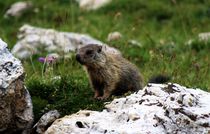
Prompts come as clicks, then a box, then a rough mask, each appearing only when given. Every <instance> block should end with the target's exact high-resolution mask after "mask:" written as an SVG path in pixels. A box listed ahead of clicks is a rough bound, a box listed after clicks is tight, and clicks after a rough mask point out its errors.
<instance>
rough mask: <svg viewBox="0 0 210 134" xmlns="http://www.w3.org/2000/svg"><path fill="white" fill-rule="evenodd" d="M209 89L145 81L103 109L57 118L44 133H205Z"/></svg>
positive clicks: (209, 115) (209, 110)
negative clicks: (138, 89)
mask: <svg viewBox="0 0 210 134" xmlns="http://www.w3.org/2000/svg"><path fill="white" fill-rule="evenodd" d="M209 102H210V93H207V92H204V91H202V90H200V89H191V88H186V87H183V86H180V85H178V84H171V83H169V84H164V85H162V84H148V85H147V86H146V87H145V88H144V89H143V90H140V91H139V92H138V93H134V94H131V95H130V96H127V97H125V98H119V99H114V100H113V101H112V102H111V103H109V104H107V105H106V106H105V107H106V109H104V110H103V111H102V112H97V111H89V110H81V111H79V112H78V113H76V114H72V115H69V116H65V117H63V118H60V119H57V120H56V121H55V122H54V123H53V124H52V125H51V127H49V128H48V130H47V131H46V132H45V134H57V133H60V134H69V133H71V134H78V133H79V134H87V133H90V134H103V133H106V134H122V133H123V134H124V133H125V134H148V133H150V134H163V133H176V134H183V133H186V134H192V133H193V134H201V133H202V134H207V133H208V132H209V131H210V103H209Z"/></svg>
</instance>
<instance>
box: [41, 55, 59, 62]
mask: <svg viewBox="0 0 210 134" xmlns="http://www.w3.org/2000/svg"><path fill="white" fill-rule="evenodd" d="M38 61H39V62H41V63H55V61H56V58H55V57H51V56H49V57H39V59H38Z"/></svg>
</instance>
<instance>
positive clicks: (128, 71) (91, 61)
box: [76, 44, 143, 99]
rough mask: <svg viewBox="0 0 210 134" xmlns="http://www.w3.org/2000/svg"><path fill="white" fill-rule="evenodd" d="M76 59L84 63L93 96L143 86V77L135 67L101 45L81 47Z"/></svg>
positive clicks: (99, 96) (104, 95) (100, 97)
mask: <svg viewBox="0 0 210 134" xmlns="http://www.w3.org/2000/svg"><path fill="white" fill-rule="evenodd" d="M76 59H77V61H78V62H79V63H81V64H82V65H84V66H85V67H86V69H87V72H88V74H89V79H90V82H91V84H92V87H93V89H94V91H95V95H94V98H97V99H107V98H108V97H109V96H110V95H112V94H115V95H120V94H123V93H126V92H127V91H138V90H139V89H142V87H143V78H142V76H141V74H140V73H139V71H138V69H137V67H136V66H135V65H133V64H132V63H130V62H129V61H128V60H126V59H125V58H123V57H122V56H121V55H120V54H116V53H112V52H109V51H106V50H104V49H103V48H102V46H101V45H96V44H90V45H86V46H84V47H81V48H80V49H79V50H78V51H77V54H76Z"/></svg>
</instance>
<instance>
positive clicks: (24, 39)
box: [12, 25, 120, 59]
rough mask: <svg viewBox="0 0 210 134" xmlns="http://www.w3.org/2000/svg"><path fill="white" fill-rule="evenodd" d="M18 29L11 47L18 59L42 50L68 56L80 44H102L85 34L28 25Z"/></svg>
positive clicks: (112, 49)
mask: <svg viewBox="0 0 210 134" xmlns="http://www.w3.org/2000/svg"><path fill="white" fill-rule="evenodd" d="M19 31H20V32H19V35H18V39H19V41H18V42H17V43H16V44H15V46H14V47H13V49H12V53H13V54H14V55H15V56H16V57H18V58H20V59H25V58H29V57H30V56H32V55H33V54H38V53H42V52H48V53H56V54H58V55H60V56H65V57H68V55H69V51H75V49H76V48H77V47H79V46H81V45H87V44H90V43H93V44H101V45H104V43H102V42H101V41H98V40H96V39H94V38H92V37H90V36H88V35H85V34H77V33H68V32H58V31H56V30H53V29H44V28H38V27H33V26H30V25H24V26H22V27H21V28H20V30H19ZM109 49H110V50H111V51H114V52H116V53H120V52H119V51H117V50H116V49H114V48H111V47H109Z"/></svg>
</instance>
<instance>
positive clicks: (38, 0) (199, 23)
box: [0, 0, 210, 119]
mask: <svg viewBox="0 0 210 134" xmlns="http://www.w3.org/2000/svg"><path fill="white" fill-rule="evenodd" d="M16 1H17V0H6V1H3V0H2V1H0V15H1V16H3V15H4V13H5V12H6V10H7V9H8V8H9V7H10V5H11V4H13V3H14V2H16ZM175 1H176V2H175ZM32 2H33V4H34V9H36V10H38V12H37V13H35V12H33V10H31V11H28V12H27V13H24V15H23V16H21V17H18V18H10V19H4V18H3V17H1V19H0V35H1V36H0V37H1V38H2V39H3V40H4V41H6V42H7V43H8V45H9V48H12V47H13V45H14V44H15V43H16V41H17V33H18V29H19V28H20V27H21V26H22V25H23V24H30V25H33V26H38V27H42V28H53V29H56V30H59V31H67V32H77V33H86V34H89V35H91V36H92V37H94V38H96V39H98V40H101V41H102V42H105V43H107V44H109V45H110V46H113V47H116V48H118V49H119V50H120V51H121V52H122V54H123V55H124V57H126V58H127V59H129V60H130V61H131V62H133V63H135V64H136V65H137V66H138V67H139V69H140V71H141V73H142V74H143V76H144V77H145V81H147V80H148V79H149V78H150V77H151V76H153V75H157V74H167V75H169V76H171V82H175V83H179V84H181V85H184V86H187V87H198V88H201V89H203V90H206V91H210V54H209V52H210V42H201V41H199V40H198V37H197V36H198V34H199V33H201V32H210V1H209V0H150V1H145V0H113V1H112V2H111V3H110V4H108V5H107V6H105V7H102V8H100V9H98V10H96V11H89V12H87V11H82V10H80V9H79V6H78V4H77V3H76V2H75V1H74V0H32ZM113 31H119V32H120V33H122V35H123V38H122V39H120V40H118V41H113V42H108V41H107V35H108V34H109V33H110V32H113ZM190 39H194V40H195V41H194V42H193V43H192V44H191V45H186V42H187V41H188V40H190ZM129 40H136V41H138V42H140V43H141V44H142V45H141V46H135V45H131V44H130V43H129ZM39 56H45V55H44V54H43V55H35V56H34V57H32V62H31V61H30V60H28V61H23V65H24V68H25V71H26V74H27V76H26V86H27V88H28V89H29V91H30V94H31V96H32V98H33V104H34V113H35V118H36V119H38V118H39V117H40V116H41V115H42V114H43V113H44V112H46V111H48V110H49V109H54V108H55V109H58V110H59V111H60V112H61V113H62V115H65V114H70V113H73V112H76V111H78V110H80V109H91V110H101V109H102V108H103V102H102V101H95V100H94V99H93V92H92V90H91V87H90V84H89V82H88V78H87V76H86V74H85V71H84V70H83V69H82V67H81V65H79V64H78V63H77V62H76V61H75V59H74V57H72V58H71V59H69V60H63V61H61V62H59V63H58V64H56V65H55V66H53V73H51V74H50V75H46V76H44V77H42V75H41V73H42V66H43V64H42V63H39V62H38V61H37V58H38V57H39ZM32 63H33V64H34V66H35V67H34V68H33V67H32ZM54 76H60V77H61V79H58V80H56V79H52V78H53V77H54Z"/></svg>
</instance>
